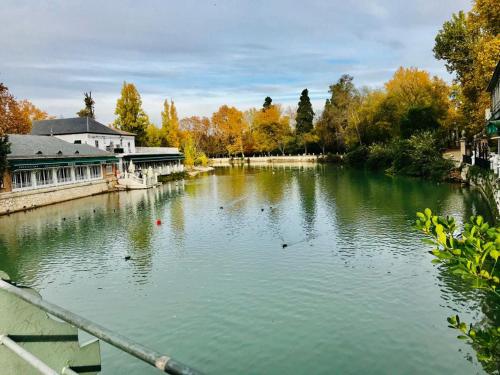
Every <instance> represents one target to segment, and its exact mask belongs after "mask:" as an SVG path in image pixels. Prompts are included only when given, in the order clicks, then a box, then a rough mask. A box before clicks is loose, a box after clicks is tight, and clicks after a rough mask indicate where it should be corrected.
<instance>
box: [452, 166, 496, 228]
mask: <svg viewBox="0 0 500 375" xmlns="http://www.w3.org/2000/svg"><path fill="white" fill-rule="evenodd" d="M461 178H462V180H463V181H465V182H467V183H468V184H470V185H471V186H473V187H475V188H477V189H479V191H480V192H481V194H482V195H483V196H484V197H485V199H486V201H487V202H488V205H489V206H490V209H491V211H492V213H493V214H494V216H495V218H496V220H497V221H498V220H500V179H499V178H498V176H496V175H495V174H494V173H493V172H492V171H490V170H485V169H482V168H479V167H477V166H470V165H468V164H463V165H462V169H461Z"/></svg>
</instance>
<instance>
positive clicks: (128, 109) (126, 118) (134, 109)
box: [114, 82, 149, 146]
mask: <svg viewBox="0 0 500 375" xmlns="http://www.w3.org/2000/svg"><path fill="white" fill-rule="evenodd" d="M115 115H117V118H116V119H115V121H114V125H115V126H116V127H117V128H119V129H121V130H125V131H127V132H131V133H135V134H136V137H135V141H136V144H137V145H138V146H144V145H145V144H146V142H147V134H146V129H147V127H148V125H149V118H148V115H146V113H145V112H144V110H143V109H142V100H141V95H140V94H139V92H138V91H137V89H136V88H135V86H134V84H132V83H127V82H123V87H122V91H121V96H120V98H118V100H117V101H116V109H115Z"/></svg>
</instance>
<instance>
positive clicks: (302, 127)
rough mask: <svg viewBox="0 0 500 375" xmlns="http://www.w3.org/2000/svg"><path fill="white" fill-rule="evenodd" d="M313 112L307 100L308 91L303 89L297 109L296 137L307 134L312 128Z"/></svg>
mask: <svg viewBox="0 0 500 375" xmlns="http://www.w3.org/2000/svg"><path fill="white" fill-rule="evenodd" d="M313 119H314V111H313V108H312V104H311V100H310V99H309V91H308V90H307V89H304V90H303V91H302V94H301V95H300V100H299V107H298V109H297V116H296V132H297V135H301V134H304V133H309V132H310V131H311V130H312V128H313Z"/></svg>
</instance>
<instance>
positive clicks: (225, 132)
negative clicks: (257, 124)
mask: <svg viewBox="0 0 500 375" xmlns="http://www.w3.org/2000/svg"><path fill="white" fill-rule="evenodd" d="M211 122H212V124H213V125H214V127H215V128H217V129H218V130H219V131H220V132H221V134H222V141H223V143H224V146H225V147H226V150H227V152H228V154H229V155H235V154H241V155H242V156H243V157H245V150H244V139H245V133H246V132H247V130H248V125H247V123H246V122H245V119H244V117H243V112H241V111H239V110H238V109H236V108H235V107H229V106H227V105H223V106H222V107H220V108H219V109H218V111H217V112H215V113H214V114H213V115H212V121H211Z"/></svg>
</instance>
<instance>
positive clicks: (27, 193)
mask: <svg viewBox="0 0 500 375" xmlns="http://www.w3.org/2000/svg"><path fill="white" fill-rule="evenodd" d="M9 142H10V149H11V152H10V153H9V154H8V155H7V163H8V169H7V171H6V173H5V174H4V176H3V178H2V184H1V188H0V214H1V213H5V212H13V211H18V210H22V209H26V208H32V207H36V206H42V205H46V204H51V203H55V202H61V201H64V200H69V199H74V198H78V197H83V196H88V195H93V194H97V193H101V192H106V191H109V190H113V189H114V187H115V182H116V177H115V174H116V166H117V163H118V159H117V158H116V157H115V156H114V155H113V154H111V153H109V152H107V151H103V150H101V149H98V148H95V147H91V146H88V145H85V144H71V143H68V142H65V141H63V140H60V139H58V138H55V137H45V136H36V135H18V134H13V135H10V136H9Z"/></svg>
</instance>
